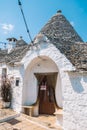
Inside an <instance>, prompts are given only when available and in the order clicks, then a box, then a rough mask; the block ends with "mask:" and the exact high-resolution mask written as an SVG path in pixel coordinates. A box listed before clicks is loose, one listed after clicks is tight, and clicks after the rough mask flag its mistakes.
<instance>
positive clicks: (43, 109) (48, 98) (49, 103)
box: [39, 76, 55, 114]
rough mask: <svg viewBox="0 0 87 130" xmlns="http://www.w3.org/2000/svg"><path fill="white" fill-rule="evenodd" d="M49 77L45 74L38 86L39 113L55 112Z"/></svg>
mask: <svg viewBox="0 0 87 130" xmlns="http://www.w3.org/2000/svg"><path fill="white" fill-rule="evenodd" d="M48 80H50V78H49V77H48V76H45V77H44V78H43V80H42V81H41V84H40V86H39V100H40V102H39V113H40V114H53V113H54V112H55V107H54V92H53V88H52V86H51V85H50V86H49V84H48V83H49V82H48Z"/></svg>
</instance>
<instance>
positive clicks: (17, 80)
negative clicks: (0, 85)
mask: <svg viewBox="0 0 87 130" xmlns="http://www.w3.org/2000/svg"><path fill="white" fill-rule="evenodd" d="M16 86H19V78H16Z"/></svg>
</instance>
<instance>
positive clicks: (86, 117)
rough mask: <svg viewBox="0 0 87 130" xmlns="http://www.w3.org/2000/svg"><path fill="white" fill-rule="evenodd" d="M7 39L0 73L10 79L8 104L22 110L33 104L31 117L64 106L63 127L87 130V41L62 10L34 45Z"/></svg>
mask: <svg viewBox="0 0 87 130" xmlns="http://www.w3.org/2000/svg"><path fill="white" fill-rule="evenodd" d="M7 40H8V42H9V45H8V50H0V76H2V74H6V73H7V75H8V76H9V77H10V78H13V86H12V92H13V93H12V95H13V96H12V103H11V107H12V108H13V109H14V110H15V111H17V112H22V111H23V106H29V105H33V104H34V106H35V107H34V110H33V116H38V115H39V114H53V113H57V116H58V109H63V114H62V115H59V116H63V119H62V120H63V128H64V130H87V43H84V41H83V40H82V38H81V37H80V36H79V35H78V33H77V32H76V31H75V30H74V28H73V27H72V25H71V24H70V23H69V21H68V20H67V19H66V18H65V16H64V15H63V14H62V13H61V11H58V12H57V13H56V14H55V15H54V16H53V17H52V18H51V19H50V20H49V21H48V23H47V24H46V25H45V26H44V27H43V28H42V29H41V31H40V32H39V33H38V34H37V35H36V37H35V38H34V40H33V44H32V43H30V44H27V43H26V42H25V41H24V40H23V39H22V38H21V39H20V40H17V39H15V38H14V37H12V38H8V39H7ZM57 120H58V118H57Z"/></svg>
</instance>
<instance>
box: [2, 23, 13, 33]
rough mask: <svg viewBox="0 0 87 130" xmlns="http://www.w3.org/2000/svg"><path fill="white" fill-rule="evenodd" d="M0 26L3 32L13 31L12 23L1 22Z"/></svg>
mask: <svg viewBox="0 0 87 130" xmlns="http://www.w3.org/2000/svg"><path fill="white" fill-rule="evenodd" d="M1 27H2V29H3V31H4V33H5V34H7V33H9V32H11V31H13V29H14V25H12V24H1Z"/></svg>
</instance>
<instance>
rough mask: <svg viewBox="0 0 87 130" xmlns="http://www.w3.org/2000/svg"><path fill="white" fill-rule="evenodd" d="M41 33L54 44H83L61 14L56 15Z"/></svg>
mask: <svg viewBox="0 0 87 130" xmlns="http://www.w3.org/2000/svg"><path fill="white" fill-rule="evenodd" d="M40 32H41V33H42V34H44V35H45V36H47V37H48V38H49V39H50V40H51V41H52V43H64V44H65V43H72V42H73V43H75V42H83V40H82V39H81V37H80V36H79V35H78V34H77V32H76V31H75V30H74V28H73V27H72V25H71V24H70V22H69V21H68V20H67V19H66V18H65V16H64V15H62V14H61V13H57V14H56V15H54V16H53V17H52V18H51V19H50V20H49V21H48V23H47V24H46V25H45V26H44V27H43V28H42V29H41V31H40Z"/></svg>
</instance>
